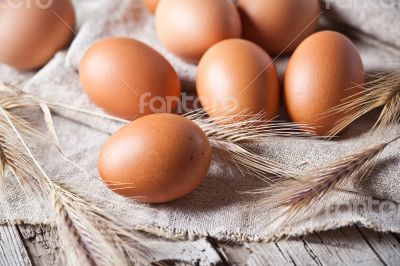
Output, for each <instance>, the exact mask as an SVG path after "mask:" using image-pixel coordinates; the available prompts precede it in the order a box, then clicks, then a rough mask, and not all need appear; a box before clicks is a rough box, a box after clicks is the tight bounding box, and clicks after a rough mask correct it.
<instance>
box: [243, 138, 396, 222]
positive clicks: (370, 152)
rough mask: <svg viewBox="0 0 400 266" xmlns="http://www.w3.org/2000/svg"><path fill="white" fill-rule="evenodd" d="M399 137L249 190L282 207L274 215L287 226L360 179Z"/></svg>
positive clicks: (263, 203) (265, 202)
mask: <svg viewBox="0 0 400 266" xmlns="http://www.w3.org/2000/svg"><path fill="white" fill-rule="evenodd" d="M398 139H400V137H398V138H396V139H394V140H392V141H390V142H387V143H385V144H380V145H376V146H373V147H370V148H366V149H363V150H362V151H360V152H356V153H354V154H351V155H349V156H347V157H344V158H343V159H340V160H338V161H336V162H333V163H330V164H328V165H324V166H322V167H320V168H318V169H316V170H312V171H310V172H308V173H306V174H302V175H299V176H297V177H296V178H294V179H290V180H284V181H282V182H279V183H276V184H273V185H272V186H269V187H266V188H262V189H259V190H255V191H252V192H250V193H251V194H253V195H256V196H261V197H262V199H261V200H259V201H258V202H257V204H259V205H260V206H268V207H269V208H271V209H278V210H280V215H279V216H278V217H277V218H276V219H275V222H276V226H277V227H282V226H286V225H288V224H290V223H291V222H293V220H295V219H296V218H305V217H306V216H307V213H308V212H309V211H310V210H312V209H313V208H315V206H316V205H317V204H319V203H320V202H321V201H322V200H323V198H324V197H325V196H326V195H327V194H328V193H330V192H331V191H333V190H334V189H335V188H337V187H338V186H339V185H340V184H342V183H346V182H349V181H356V182H360V181H361V180H362V178H363V177H364V176H366V175H367V174H368V173H369V172H370V171H371V170H372V169H373V168H374V166H375V164H376V159H377V157H378V156H379V154H380V153H381V152H382V151H383V149H385V148H386V147H387V146H388V145H389V144H391V143H393V142H394V141H397V140H398Z"/></svg>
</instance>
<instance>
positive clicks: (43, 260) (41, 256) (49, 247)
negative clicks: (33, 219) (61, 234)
mask: <svg viewBox="0 0 400 266" xmlns="http://www.w3.org/2000/svg"><path fill="white" fill-rule="evenodd" d="M18 228H19V230H20V232H21V235H22V237H23V241H24V245H25V247H26V249H27V250H28V253H29V254H30V257H31V260H32V263H33V265H61V264H62V263H61V261H60V252H61V251H60V248H59V246H58V241H57V234H56V233H55V232H54V231H53V230H52V229H51V228H50V227H49V226H42V225H35V226H33V225H19V226H18Z"/></svg>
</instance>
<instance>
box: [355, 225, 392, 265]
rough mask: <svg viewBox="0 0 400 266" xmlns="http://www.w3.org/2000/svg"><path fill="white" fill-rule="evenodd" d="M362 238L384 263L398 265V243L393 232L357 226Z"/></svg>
mask: <svg viewBox="0 0 400 266" xmlns="http://www.w3.org/2000/svg"><path fill="white" fill-rule="evenodd" d="M358 229H359V231H360V233H361V234H362V236H363V237H364V239H365V240H366V241H367V242H368V243H369V245H370V247H371V248H372V249H373V250H374V251H375V253H376V254H377V256H379V257H380V259H381V260H382V261H383V262H384V263H385V264H386V265H396V266H397V265H400V243H399V241H398V239H397V238H396V237H395V236H394V235H393V234H390V233H388V234H381V233H377V232H374V231H371V230H368V229H365V228H358Z"/></svg>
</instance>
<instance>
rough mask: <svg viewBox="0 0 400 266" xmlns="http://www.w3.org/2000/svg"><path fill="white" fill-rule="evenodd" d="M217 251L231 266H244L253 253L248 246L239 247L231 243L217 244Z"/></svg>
mask: <svg viewBox="0 0 400 266" xmlns="http://www.w3.org/2000/svg"><path fill="white" fill-rule="evenodd" d="M219 250H220V253H222V254H223V255H224V257H225V260H226V262H227V264H229V265H231V266H241V265H246V262H247V261H248V260H249V258H250V256H251V255H252V253H253V251H252V250H251V248H250V246H249V244H244V245H239V244H232V243H219Z"/></svg>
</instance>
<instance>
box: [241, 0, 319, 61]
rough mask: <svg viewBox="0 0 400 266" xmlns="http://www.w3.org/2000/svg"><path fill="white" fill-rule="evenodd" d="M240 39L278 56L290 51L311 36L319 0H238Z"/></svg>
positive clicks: (314, 29) (317, 15)
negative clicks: (241, 27)
mask: <svg viewBox="0 0 400 266" xmlns="http://www.w3.org/2000/svg"><path fill="white" fill-rule="evenodd" d="M238 8H239V13H240V16H241V19H242V25H243V38H245V39H247V40H250V41H253V42H255V43H257V44H258V45H260V46H261V47H263V48H264V49H265V50H266V51H267V52H268V53H270V54H273V55H277V54H281V53H289V52H292V51H293V50H294V49H295V48H296V47H297V46H298V45H299V44H300V43H301V42H302V41H303V40H304V39H305V38H306V37H308V36H309V35H310V34H312V33H314V32H315V31H316V29H317V26H318V21H319V16H320V12H321V10H320V5H319V0H268V1H267V0H239V1H238Z"/></svg>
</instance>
